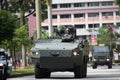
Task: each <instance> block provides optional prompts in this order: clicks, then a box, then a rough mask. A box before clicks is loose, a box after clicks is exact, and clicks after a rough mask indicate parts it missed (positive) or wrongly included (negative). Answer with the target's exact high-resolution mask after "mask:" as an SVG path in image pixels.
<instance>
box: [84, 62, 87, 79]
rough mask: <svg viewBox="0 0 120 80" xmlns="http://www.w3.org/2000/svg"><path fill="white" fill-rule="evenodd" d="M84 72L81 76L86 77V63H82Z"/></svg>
mask: <svg viewBox="0 0 120 80" xmlns="http://www.w3.org/2000/svg"><path fill="white" fill-rule="evenodd" d="M83 69H84V74H83V78H85V77H87V63H84V68H83Z"/></svg>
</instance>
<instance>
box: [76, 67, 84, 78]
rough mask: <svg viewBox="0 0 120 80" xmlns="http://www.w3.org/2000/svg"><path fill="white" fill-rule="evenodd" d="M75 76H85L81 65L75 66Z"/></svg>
mask: <svg viewBox="0 0 120 80" xmlns="http://www.w3.org/2000/svg"><path fill="white" fill-rule="evenodd" d="M74 77H75V78H82V77H83V73H82V68H81V67H80V66H78V67H75V69H74Z"/></svg>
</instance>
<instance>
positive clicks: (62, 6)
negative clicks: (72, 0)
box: [60, 4, 71, 8]
mask: <svg viewBox="0 0 120 80" xmlns="http://www.w3.org/2000/svg"><path fill="white" fill-rule="evenodd" d="M70 7H71V4H60V8H70Z"/></svg>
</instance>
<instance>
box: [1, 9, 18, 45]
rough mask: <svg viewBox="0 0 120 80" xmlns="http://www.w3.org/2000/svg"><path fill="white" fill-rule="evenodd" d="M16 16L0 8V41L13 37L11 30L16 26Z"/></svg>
mask: <svg viewBox="0 0 120 80" xmlns="http://www.w3.org/2000/svg"><path fill="white" fill-rule="evenodd" d="M16 19H17V17H16V16H13V15H12V14H11V13H10V12H8V11H5V10H0V43H1V42H2V41H5V40H8V41H10V40H11V39H12V38H13V32H14V30H15V28H16V22H15V20H16Z"/></svg>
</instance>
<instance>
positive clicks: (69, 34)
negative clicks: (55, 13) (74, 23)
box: [64, 28, 72, 38]
mask: <svg viewBox="0 0 120 80" xmlns="http://www.w3.org/2000/svg"><path fill="white" fill-rule="evenodd" d="M64 36H65V37H69V38H72V34H71V33H70V30H69V29H68V28H67V29H66V31H65V35H64Z"/></svg>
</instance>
